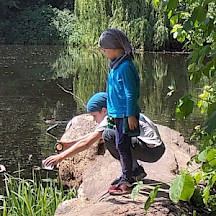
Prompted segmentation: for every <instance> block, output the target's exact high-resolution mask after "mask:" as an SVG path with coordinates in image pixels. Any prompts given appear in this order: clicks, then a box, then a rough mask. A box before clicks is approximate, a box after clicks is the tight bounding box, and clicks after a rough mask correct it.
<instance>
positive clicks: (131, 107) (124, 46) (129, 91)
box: [99, 28, 140, 194]
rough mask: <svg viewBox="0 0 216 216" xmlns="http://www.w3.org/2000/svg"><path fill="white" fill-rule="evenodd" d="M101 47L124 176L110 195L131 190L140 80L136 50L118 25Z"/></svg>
mask: <svg viewBox="0 0 216 216" xmlns="http://www.w3.org/2000/svg"><path fill="white" fill-rule="evenodd" d="M99 46H100V48H101V50H102V51H103V52H104V54H105V56H106V57H107V58H108V59H109V60H110V64H109V76H108V82H107V93H108V98H107V109H108V116H109V118H111V119H113V120H114V122H115V126H116V129H115V133H116V134H115V136H116V139H115V140H116V149H117V151H118V153H119V156H120V164H121V167H122V176H121V179H120V181H119V182H118V184H117V185H112V186H111V187H110V188H109V193H110V194H125V193H130V192H131V190H132V183H133V181H134V180H133V178H132V155H131V136H138V135H139V121H138V119H139V112H140V109H139V106H138V98H139V95H140V79H139V75H138V72H137V70H136V68H135V66H134V63H133V61H132V60H133V51H132V47H131V45H130V42H129V40H128V38H127V36H126V35H125V34H124V33H123V32H122V31H120V30H119V29H116V28H111V29H108V30H106V31H104V32H103V33H102V34H101V36H100V38H99Z"/></svg>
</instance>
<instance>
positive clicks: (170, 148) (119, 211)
mask: <svg viewBox="0 0 216 216" xmlns="http://www.w3.org/2000/svg"><path fill="white" fill-rule="evenodd" d="M157 127H158V130H159V132H160V134H161V138H162V140H163V142H164V144H165V146H166V151H165V153H164V155H163V156H162V157H161V159H160V160H159V161H157V162H155V163H144V162H141V161H139V162H140V164H141V165H142V166H143V167H144V169H145V171H146V173H147V177H146V178H145V180H144V187H143V188H142V190H140V192H139V193H138V194H137V195H136V197H135V199H132V197H131V195H123V196H111V195H109V194H108V193H107V189H108V188H109V186H110V182H111V181H112V180H113V179H114V178H116V176H118V175H119V174H120V173H121V172H120V170H121V167H120V163H119V161H117V160H115V159H114V158H113V157H112V156H111V155H110V154H109V152H108V151H107V150H105V149H104V146H103V144H102V143H101V142H98V143H95V144H94V145H93V146H92V147H91V148H90V149H88V150H86V151H84V152H81V153H79V154H77V155H76V156H74V157H73V158H68V159H66V160H64V161H63V162H62V163H61V164H60V169H59V175H60V177H61V178H62V180H63V183H64V184H66V185H67V186H78V187H79V190H78V198H74V199H72V200H67V201H65V202H63V203H61V204H60V205H59V206H58V207H57V209H56V212H55V216H69V215H73V216H80V215H82V216H93V215H94V216H101V215H106V216H111V215H122V216H123V215H125V216H126V215H128V216H129V215H131V216H132V215H144V202H145V201H146V200H147V198H148V195H149V193H150V191H151V189H152V188H154V187H155V186H156V185H157V184H161V183H162V186H161V188H160V190H159V192H158V194H157V197H156V199H155V202H154V203H153V204H152V206H151V207H150V209H149V211H148V213H147V214H146V215H149V216H153V215H154V216H157V215H158V216H162V215H168V213H169V215H176V212H177V213H178V214H183V213H185V212H187V211H190V210H188V206H187V207H185V206H184V207H179V205H176V204H173V203H172V202H171V201H170V200H169V195H168V189H169V185H170V183H171V181H172V180H173V179H174V178H175V176H176V174H178V173H179V171H180V170H183V169H184V168H186V164H187V162H188V161H189V160H190V157H191V155H193V154H195V153H196V151H197V149H196V148H195V147H194V146H192V145H189V144H188V143H186V142H185V141H184V137H183V136H182V135H181V134H180V133H179V132H177V131H175V130H173V129H170V128H168V127H166V126H162V125H157ZM94 128H95V123H94V122H93V119H92V117H91V116H90V115H88V114H83V115H80V116H76V117H74V118H73V119H72V120H71V121H70V122H69V124H68V126H67V130H66V131H65V134H64V135H63V136H62V138H61V140H62V141H63V140H64V141H69V140H71V139H73V138H76V137H79V136H81V135H84V134H86V133H87V132H91V131H93V130H94ZM190 169H191V170H194V169H196V165H195V164H193V165H191V167H190ZM185 209H187V210H185Z"/></svg>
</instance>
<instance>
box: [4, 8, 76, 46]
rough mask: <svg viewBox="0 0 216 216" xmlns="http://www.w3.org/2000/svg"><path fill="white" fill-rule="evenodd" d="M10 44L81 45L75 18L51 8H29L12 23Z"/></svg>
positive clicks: (66, 12) (9, 34)
mask: <svg viewBox="0 0 216 216" xmlns="http://www.w3.org/2000/svg"><path fill="white" fill-rule="evenodd" d="M11 23H12V24H13V26H12V25H11V26H10V31H9V32H8V37H7V38H8V42H9V43H17V44H73V45H77V44H79V36H78V32H77V31H76V30H75V18H74V16H73V14H72V13H71V12H70V11H69V10H67V9H64V10H59V9H57V8H52V7H51V6H42V7H36V8H35V7H27V8H26V9H24V10H23V11H22V12H21V14H18V16H16V17H15V18H14V20H13V22H11Z"/></svg>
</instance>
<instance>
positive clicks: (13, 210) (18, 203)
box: [0, 174, 76, 216]
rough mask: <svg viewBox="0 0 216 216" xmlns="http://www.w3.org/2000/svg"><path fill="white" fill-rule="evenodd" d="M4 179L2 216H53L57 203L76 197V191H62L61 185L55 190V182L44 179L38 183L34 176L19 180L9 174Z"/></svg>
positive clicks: (0, 197)
mask: <svg viewBox="0 0 216 216" xmlns="http://www.w3.org/2000/svg"><path fill="white" fill-rule="evenodd" d="M4 178H5V180H4V181H5V195H1V196H0V200H1V201H2V205H1V206H0V211H2V216H10V215H32V216H36V215H38V216H47V215H54V214H55V210H56V208H57V206H58V204H59V203H61V202H63V201H64V200H66V199H71V198H74V197H76V190H75V189H71V190H69V191H67V193H66V191H64V190H63V187H62V185H61V186H60V188H59V189H58V188H57V184H56V181H54V180H52V179H46V181H45V180H44V181H39V182H38V180H37V179H36V175H35V176H34V177H33V179H21V178H17V177H13V176H11V175H9V174H5V175H4Z"/></svg>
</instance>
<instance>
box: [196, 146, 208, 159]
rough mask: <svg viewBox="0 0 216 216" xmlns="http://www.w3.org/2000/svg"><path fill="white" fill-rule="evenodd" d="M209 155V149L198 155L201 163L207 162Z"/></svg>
mask: <svg viewBox="0 0 216 216" xmlns="http://www.w3.org/2000/svg"><path fill="white" fill-rule="evenodd" d="M207 153H208V149H205V150H203V151H202V152H200V153H199V155H198V160H199V161H200V162H206V155H207Z"/></svg>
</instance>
